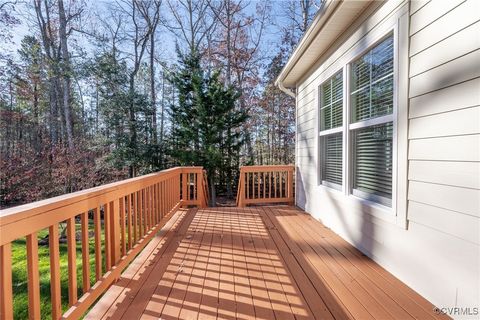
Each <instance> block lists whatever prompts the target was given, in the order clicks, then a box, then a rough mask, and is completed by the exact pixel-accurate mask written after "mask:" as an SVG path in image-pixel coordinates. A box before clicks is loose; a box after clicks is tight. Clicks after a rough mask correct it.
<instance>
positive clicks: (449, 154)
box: [296, 0, 480, 307]
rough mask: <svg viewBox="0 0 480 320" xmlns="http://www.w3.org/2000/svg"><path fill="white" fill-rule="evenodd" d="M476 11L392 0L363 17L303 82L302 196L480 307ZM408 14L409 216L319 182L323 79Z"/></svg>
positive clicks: (403, 142)
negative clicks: (363, 43)
mask: <svg viewBox="0 0 480 320" xmlns="http://www.w3.org/2000/svg"><path fill="white" fill-rule="evenodd" d="M478 12H480V1H477V0H467V1H458V0H449V1H442V0H432V1H412V2H406V1H405V2H399V1H392V0H390V1H387V2H386V3H385V4H383V5H382V6H380V7H377V8H374V9H372V10H370V11H367V12H366V13H364V14H363V15H362V16H361V17H360V18H359V19H357V23H356V25H354V26H352V27H351V29H349V30H347V32H346V33H344V35H343V36H342V37H340V38H339V40H338V41H337V43H335V44H334V45H333V46H332V48H331V50H330V51H329V52H327V53H326V54H325V55H324V56H322V57H320V59H319V61H318V63H317V64H316V66H315V67H314V68H313V69H312V70H311V72H310V74H308V75H306V76H305V77H304V78H303V79H302V81H301V82H300V83H299V85H298V93H297V145H296V166H297V172H296V173H297V174H296V179H297V181H296V183H297V187H296V203H297V205H298V206H299V207H301V208H303V209H304V210H305V211H307V212H308V213H310V214H311V215H313V216H314V217H316V218H318V219H320V220H321V221H322V222H323V223H324V224H325V225H326V226H328V227H330V228H331V229H332V230H333V231H335V232H336V233H338V234H339V235H341V236H342V237H343V238H345V239H346V240H347V241H349V242H350V243H352V244H353V245H355V246H356V247H358V248H359V249H360V250H362V251H363V252H364V253H365V254H367V255H369V256H370V257H372V259H374V260H375V261H376V262H378V263H379V264H380V265H382V266H383V267H384V268H386V269H387V270H388V271H390V272H391V273H393V274H394V275H396V276H397V277H398V278H399V279H401V280H402V281H403V282H405V283H406V284H407V285H409V286H410V287H411V288H413V289H414V290H416V291H417V292H418V293H420V294H421V295H423V296H424V297H426V298H427V299H428V300H430V301H431V302H432V303H434V304H435V305H437V306H439V307H454V306H460V307H479V306H480V293H479V290H480V289H479V288H480V49H479V48H480V15H479V14H478ZM402 17H403V21H405V18H406V21H407V23H408V27H407V28H406V30H407V32H408V34H407V36H406V39H407V40H408V41H407V43H408V42H409V46H408V49H405V50H404V51H400V53H402V52H404V53H403V54H404V55H408V57H403V58H405V61H406V64H407V67H404V68H403V71H402V70H400V71H399V72H401V73H403V74H404V75H405V76H404V77H403V79H399V83H398V85H399V86H402V84H403V85H404V86H405V87H406V88H407V90H408V92H407V96H405V99H404V100H400V101H399V107H398V112H399V113H400V114H405V126H406V129H405V130H406V134H405V135H404V136H400V137H398V143H399V145H400V147H401V146H405V159H404V160H402V155H401V154H399V158H398V159H399V167H401V166H402V164H404V166H405V170H399V171H398V172H397V177H396V180H397V183H399V184H401V183H402V182H404V185H405V186H406V190H405V193H404V194H405V196H404V198H403V199H402V198H400V199H397V200H398V205H397V208H398V210H397V212H396V217H397V218H398V217H400V220H401V219H404V220H405V221H408V223H404V224H402V223H399V221H398V219H397V220H395V219H392V218H391V217H389V215H388V214H385V213H384V212H382V210H381V208H378V207H376V206H375V205H370V204H369V203H366V202H365V201H362V200H360V199H358V198H355V197H353V196H351V195H348V194H346V193H345V192H338V191H335V190H332V189H329V188H326V187H324V186H322V185H319V181H318V180H319V179H318V170H319V169H318V168H319V164H318V159H319V157H318V87H319V85H320V84H321V82H323V81H324V80H325V79H327V78H328V77H329V76H330V75H332V74H333V73H334V72H335V71H337V70H339V68H340V67H341V65H342V64H341V63H340V60H341V58H342V56H344V55H348V53H349V52H351V51H352V50H354V48H355V46H356V45H358V43H359V42H361V40H362V38H363V37H365V36H371V35H372V34H375V33H381V32H382V28H384V25H385V24H388V23H389V22H388V20H392V19H399V21H400V19H402ZM399 59H402V57H399ZM402 101H405V102H404V103H403V102H402ZM400 117H401V115H400ZM407 150H408V151H407ZM405 164H407V165H405ZM399 194H402V193H401V192H400V193H399ZM402 203H403V205H402ZM382 215H385V218H383V217H382ZM400 222H401V221H400Z"/></svg>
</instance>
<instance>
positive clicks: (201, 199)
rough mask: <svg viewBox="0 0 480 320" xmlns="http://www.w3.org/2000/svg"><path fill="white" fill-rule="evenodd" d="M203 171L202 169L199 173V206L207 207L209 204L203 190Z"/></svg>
mask: <svg viewBox="0 0 480 320" xmlns="http://www.w3.org/2000/svg"><path fill="white" fill-rule="evenodd" d="M203 185H204V184H203V171H202V170H200V171H199V172H198V173H197V203H198V207H199V208H205V207H206V206H207V204H206V202H205V194H204V192H203Z"/></svg>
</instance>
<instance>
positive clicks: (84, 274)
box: [81, 211, 90, 293]
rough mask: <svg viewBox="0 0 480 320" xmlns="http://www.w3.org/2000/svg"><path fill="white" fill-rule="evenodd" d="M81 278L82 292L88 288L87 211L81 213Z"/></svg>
mask: <svg viewBox="0 0 480 320" xmlns="http://www.w3.org/2000/svg"><path fill="white" fill-rule="evenodd" d="M81 219H82V277H83V278H82V280H83V283H82V284H83V285H82V287H83V293H86V292H87V291H88V290H90V250H89V243H88V238H89V237H88V211H87V212H84V213H82V215H81Z"/></svg>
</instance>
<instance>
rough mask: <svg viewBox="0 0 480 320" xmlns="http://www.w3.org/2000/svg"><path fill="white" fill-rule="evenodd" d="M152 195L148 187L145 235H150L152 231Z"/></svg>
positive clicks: (146, 192)
mask: <svg viewBox="0 0 480 320" xmlns="http://www.w3.org/2000/svg"><path fill="white" fill-rule="evenodd" d="M151 200H152V199H151V194H150V187H147V188H146V189H145V205H146V210H145V217H146V219H145V234H147V233H148V231H149V230H150V216H151V215H152V206H151V204H152V201H151Z"/></svg>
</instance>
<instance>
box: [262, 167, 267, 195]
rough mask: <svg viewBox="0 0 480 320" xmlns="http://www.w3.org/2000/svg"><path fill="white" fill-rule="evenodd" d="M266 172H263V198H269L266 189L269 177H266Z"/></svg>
mask: <svg viewBox="0 0 480 320" xmlns="http://www.w3.org/2000/svg"><path fill="white" fill-rule="evenodd" d="M266 174H267V173H266V172H263V173H262V183H263V199H266V198H267V195H266V194H265V192H266V189H267V179H266V177H265V176H266Z"/></svg>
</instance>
